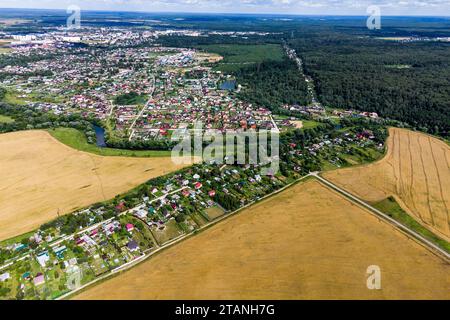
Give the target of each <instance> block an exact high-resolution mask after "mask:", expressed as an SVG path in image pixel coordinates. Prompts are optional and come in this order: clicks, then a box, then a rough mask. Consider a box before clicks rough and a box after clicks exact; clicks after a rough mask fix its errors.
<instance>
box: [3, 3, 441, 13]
mask: <svg viewBox="0 0 450 320" xmlns="http://www.w3.org/2000/svg"><path fill="white" fill-rule="evenodd" d="M72 4H73V5H78V6H79V7H80V8H81V10H114V11H146V12H162V11H166V12H220V13H229V12H233V13H281V14H283V13H288V14H338V15H346V14H348V15H366V10H367V7H368V6H370V5H378V6H380V8H381V14H382V15H439V16H450V0H20V1H17V0H0V8H51V9H66V8H67V7H68V6H69V5H72Z"/></svg>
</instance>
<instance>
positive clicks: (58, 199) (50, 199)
mask: <svg viewBox="0 0 450 320" xmlns="http://www.w3.org/2000/svg"><path fill="white" fill-rule="evenodd" d="M0 150H1V151H2V153H1V156H0V168H1V171H0V172H1V179H0V225H1V229H0V240H4V239H7V238H10V237H13V236H17V235H19V234H22V233H25V232H28V231H31V230H34V229H35V228H37V227H39V226H40V225H41V224H42V223H44V222H47V221H49V220H51V219H54V218H56V217H57V213H58V211H59V212H60V214H66V213H69V212H72V211H74V210H76V209H77V208H83V207H85V206H88V205H90V204H93V203H96V202H99V201H103V200H108V199H111V198H113V197H114V196H116V195H117V194H120V193H123V192H126V191H128V190H130V189H132V188H134V187H136V186H137V185H139V184H142V183H144V182H145V181H147V180H149V179H151V178H153V177H156V176H160V175H163V174H167V173H169V172H171V171H174V170H176V169H179V168H180V166H177V165H175V164H173V162H172V161H171V159H170V158H123V157H101V156H97V155H93V154H90V153H86V152H81V151H77V150H75V149H72V148H70V147H67V146H66V145H63V144H61V143H60V142H58V141H57V140H55V139H54V138H53V137H52V136H50V134H48V133H47V132H46V131H24V132H16V133H8V134H2V135H0Z"/></svg>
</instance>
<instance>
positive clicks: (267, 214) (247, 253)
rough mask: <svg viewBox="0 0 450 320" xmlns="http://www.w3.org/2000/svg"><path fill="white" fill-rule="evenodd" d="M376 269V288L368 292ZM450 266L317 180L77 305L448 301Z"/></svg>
mask: <svg viewBox="0 0 450 320" xmlns="http://www.w3.org/2000/svg"><path fill="white" fill-rule="evenodd" d="M372 265H378V266H379V267H380V268H381V275H382V280H381V282H382V289H381V290H369V289H368V288H367V273H366V271H367V268H368V267H369V266H372ZM449 272H450V266H449V264H448V263H447V262H445V261H444V260H443V259H441V258H439V257H438V256H436V255H434V254H433V253H431V252H430V251H429V250H427V249H426V248H424V247H423V246H422V245H420V244H418V243H417V242H416V241H414V240H411V239H410V238H408V237H407V236H406V235H405V234H404V233H402V232H400V231H398V230H397V229H396V228H395V227H393V226H391V225H390V224H388V223H386V222H385V221H383V220H381V219H379V218H378V217H376V216H374V215H372V214H370V213H369V212H367V211H366V210H365V209H362V208H361V207H360V206H357V205H355V204H354V203H353V202H351V201H349V200H347V199H346V198H343V197H342V196H341V195H340V194H338V193H336V192H334V191H332V190H331V189H328V188H326V187H325V186H323V185H322V184H320V183H319V182H317V181H308V182H305V183H301V184H297V185H295V186H293V187H292V188H290V189H287V190H285V191H283V192H282V193H280V194H277V195H276V196H273V197H271V198H269V199H267V200H265V201H262V202H260V203H258V204H256V205H254V206H252V207H250V208H247V209H245V210H244V211H242V212H241V213H239V214H237V215H235V216H233V217H230V218H229V219H227V220H225V221H223V222H221V223H220V224H218V225H215V226H213V227H211V228H209V229H207V230H205V231H204V232H202V233H200V234H198V235H196V236H195V237H192V238H189V239H187V240H185V241H184V242H182V243H179V244H177V245H176V246H174V247H171V248H168V249H167V250H165V251H163V252H161V253H160V254H158V255H156V256H154V257H152V258H151V259H149V260H147V261H145V262H143V263H141V264H140V265H138V266H136V267H135V268H133V269H130V270H128V271H126V272H124V273H122V274H120V275H118V276H117V277H115V278H112V279H109V280H106V281H105V282H103V283H100V284H98V285H97V286H94V287H92V288H88V289H87V290H86V291H84V292H82V293H80V294H79V295H78V296H76V297H75V298H77V299H421V298H423V299H450V292H449V291H448V288H449V287H450V278H449V277H448V275H449Z"/></svg>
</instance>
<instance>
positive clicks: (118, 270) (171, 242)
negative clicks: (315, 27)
mask: <svg viewBox="0 0 450 320" xmlns="http://www.w3.org/2000/svg"><path fill="white" fill-rule="evenodd" d="M311 177H312V174H308V175H306V176H304V177H301V178H299V179H297V180H295V181H293V182H291V183H289V184H287V185H285V186H284V187H282V188H280V189H278V190H275V191H274V192H272V193H270V194H268V195H265V196H263V197H261V198H260V199H258V200H255V201H252V202H250V203H248V204H246V205H245V206H243V207H240V208H239V209H236V210H235V211H232V212H230V213H228V214H225V215H223V216H221V217H219V218H217V219H215V220H212V221H211V222H209V223H207V224H205V225H203V226H201V227H199V228H198V229H197V230H195V231H194V232H191V233H188V234H184V235H181V236H179V237H177V238H174V239H172V240H169V241H168V242H166V243H164V244H163V245H161V246H160V247H159V248H157V249H156V250H154V251H152V252H150V253H149V254H146V255H143V256H140V257H138V258H136V259H135V260H133V261H130V262H128V265H127V266H125V265H123V266H121V267H118V268H116V269H113V270H111V271H109V272H108V273H106V274H104V275H102V276H100V277H98V278H97V279H94V280H93V281H91V282H89V283H86V284H84V285H82V286H81V287H79V288H77V289H75V290H73V291H70V292H67V293H65V294H63V295H61V296H59V297H57V298H55V299H54V300H64V299H66V298H69V297H72V296H75V295H76V294H77V293H79V292H80V291H82V290H84V289H86V288H88V287H90V286H92V285H94V284H96V283H97V282H100V281H103V280H107V279H108V278H113V277H115V276H117V275H119V274H120V273H122V272H125V271H128V270H129V269H131V268H133V267H135V266H137V265H139V264H140V263H142V262H144V261H147V260H148V259H149V258H151V257H152V256H154V255H156V254H158V253H160V252H161V251H163V250H165V249H168V248H170V247H172V246H174V245H175V244H177V243H179V242H182V241H184V240H187V239H189V238H191V237H194V236H196V235H197V234H198V233H200V232H203V231H205V230H206V229H209V228H210V227H213V226H214V225H216V224H218V223H220V222H222V221H223V220H225V219H228V218H231V217H233V216H235V215H236V214H238V213H240V212H241V211H243V210H244V209H247V208H248V207H251V206H253V205H255V204H257V203H259V202H261V201H264V200H266V199H267V198H270V197H273V196H275V195H277V194H279V193H281V192H283V191H285V190H286V189H288V188H290V187H292V186H294V185H296V184H297V183H300V182H302V181H303V180H307V179H308V178H311ZM122 214H123V213H122Z"/></svg>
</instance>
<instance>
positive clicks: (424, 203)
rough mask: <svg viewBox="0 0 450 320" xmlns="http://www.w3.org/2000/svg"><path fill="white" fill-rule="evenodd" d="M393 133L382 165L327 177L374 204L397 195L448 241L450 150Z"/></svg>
mask: <svg viewBox="0 0 450 320" xmlns="http://www.w3.org/2000/svg"><path fill="white" fill-rule="evenodd" d="M389 132H390V136H389V139H388V144H387V146H388V151H387V154H386V156H385V157H384V158H383V159H382V160H380V161H378V162H376V163H373V164H369V165H366V166H360V167H354V168H347V169H341V170H336V171H332V172H327V173H325V174H324V175H323V176H324V177H325V178H326V179H328V180H330V181H332V182H333V183H335V184H336V185H338V186H340V187H342V188H343V189H345V190H348V191H350V192H351V193H353V194H355V195H357V196H358V197H359V198H361V199H363V200H366V201H368V202H371V203H376V202H379V201H382V200H384V199H386V198H387V197H389V196H394V197H395V199H396V200H397V202H398V203H399V204H400V206H401V207H402V208H403V209H404V210H405V211H406V212H408V213H409V214H410V215H411V216H412V217H414V218H415V219H416V220H417V221H418V222H420V223H421V224H422V225H423V226H425V227H427V228H428V229H430V230H431V231H433V232H434V233H436V234H437V235H439V236H440V237H442V238H444V239H445V240H447V241H450V147H449V146H448V145H447V144H446V143H444V142H442V141H440V140H438V139H436V138H433V137H431V136H429V135H426V134H423V133H419V132H413V131H410V130H405V129H399V128H391V129H390V130H389Z"/></svg>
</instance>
